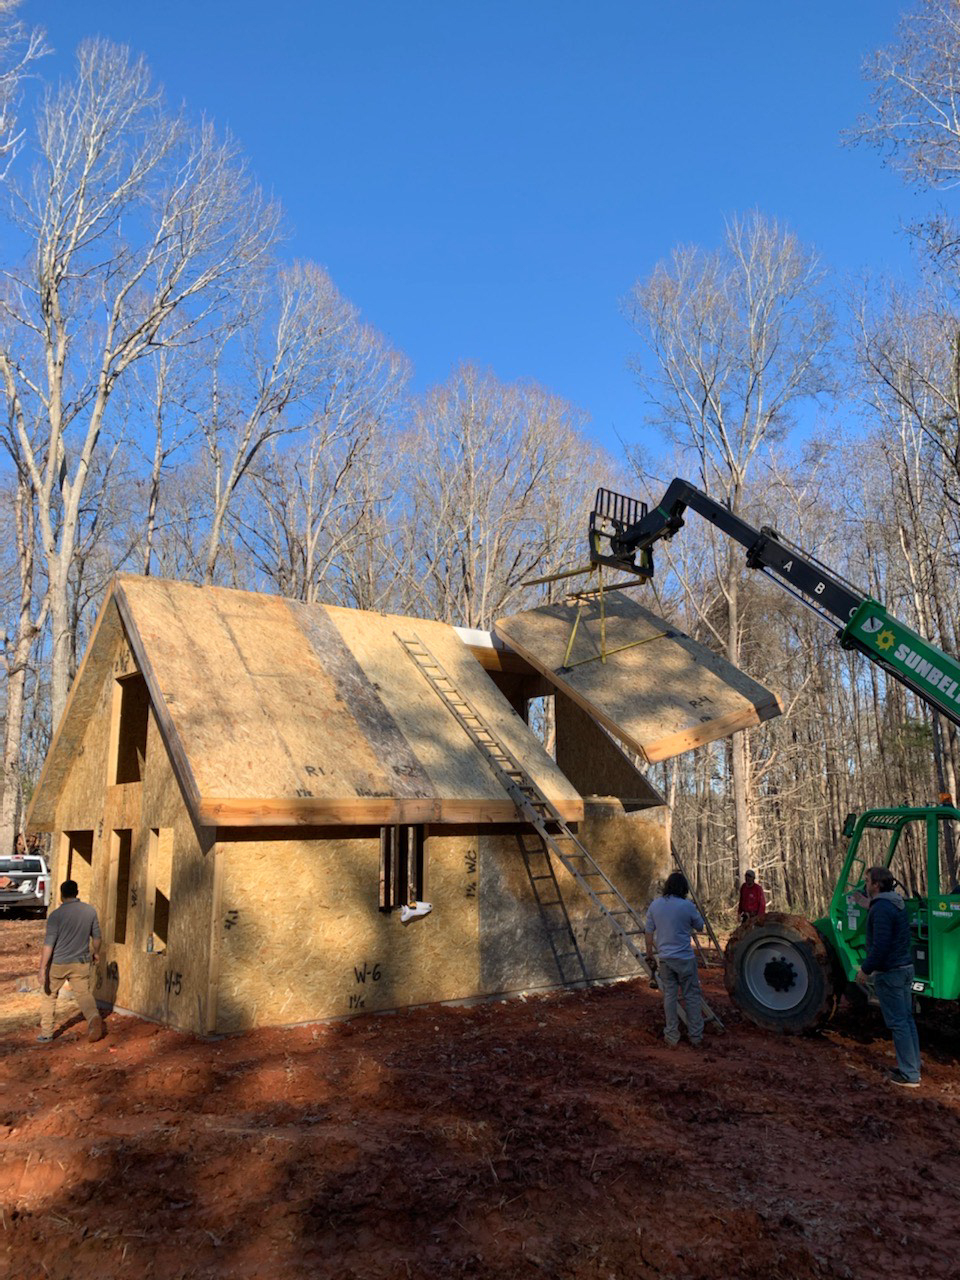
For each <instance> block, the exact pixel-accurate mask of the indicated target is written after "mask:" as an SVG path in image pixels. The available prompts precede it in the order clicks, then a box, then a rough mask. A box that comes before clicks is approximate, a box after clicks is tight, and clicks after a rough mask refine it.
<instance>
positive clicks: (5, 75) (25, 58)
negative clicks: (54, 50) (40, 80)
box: [0, 0, 47, 177]
mask: <svg viewBox="0 0 960 1280" xmlns="http://www.w3.org/2000/svg"><path fill="white" fill-rule="evenodd" d="M20 4H21V0H0V177H5V176H6V174H7V170H8V169H9V166H10V162H11V161H12V159H13V157H14V155H15V154H16V152H17V148H18V147H19V145H20V143H21V141H22V139H23V130H22V129H20V128H19V127H18V124H17V106H18V100H19V91H20V85H21V83H22V81H23V78H24V76H26V75H28V74H29V69H30V64H31V63H33V62H35V61H36V60H37V59H38V58H41V57H42V56H43V55H44V54H45V53H46V52H47V49H46V46H45V44H44V38H43V32H42V31H41V30H39V29H38V28H34V29H32V30H27V28H26V27H25V26H24V25H23V23H22V22H18V21H17V17H16V12H17V10H18V9H19V8H20Z"/></svg>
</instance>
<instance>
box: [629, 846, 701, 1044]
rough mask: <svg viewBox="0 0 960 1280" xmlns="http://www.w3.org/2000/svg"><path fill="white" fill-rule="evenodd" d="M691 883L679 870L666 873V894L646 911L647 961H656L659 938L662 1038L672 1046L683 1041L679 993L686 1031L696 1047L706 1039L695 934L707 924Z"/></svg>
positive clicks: (650, 963)
mask: <svg viewBox="0 0 960 1280" xmlns="http://www.w3.org/2000/svg"><path fill="white" fill-rule="evenodd" d="M689 892H690V886H689V884H688V883H687V878H686V876H684V875H681V874H680V872H679V871H674V872H673V874H672V875H669V876H667V882H666V884H665V885H664V886H663V896H662V897H660V898H654V900H653V902H651V903H650V908H649V910H648V911H647V922H646V926H645V929H644V939H645V941H646V944H647V963H648V964H649V965H650V966H651V968H653V967H654V965H655V960H654V955H653V947H654V941H656V947H657V959H658V960H659V970H660V986H661V988H662V990H663V1012H664V1017H665V1018H666V1026H665V1027H664V1031H663V1038H664V1040H666V1042H667V1044H668V1045H669V1046H670V1047H671V1048H672V1049H673V1048H676V1046H677V1045H678V1044H679V1042H680V1015H679V1013H678V1011H677V997H678V995H682V996H683V1007H684V1008H685V1009H686V1011H687V1035H688V1036H689V1037H690V1043H691V1045H692V1046H693V1047H694V1048H695V1049H699V1047H700V1045H701V1043H702V1041H703V1008H702V999H701V995H700V978H699V975H698V973H697V957H696V955H695V954H694V951H693V940H692V939H693V934H695V933H699V932H700V931H701V930H702V929H703V928H704V923H703V918H702V917H701V915H700V912H699V911H698V910H697V909H696V907H695V906H694V905H693V903H692V902H688V901H687V894H688V893H689Z"/></svg>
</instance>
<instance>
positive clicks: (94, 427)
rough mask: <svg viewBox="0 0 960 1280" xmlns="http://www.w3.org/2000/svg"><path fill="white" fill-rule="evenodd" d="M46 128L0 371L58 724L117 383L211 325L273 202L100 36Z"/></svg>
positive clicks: (271, 214)
mask: <svg viewBox="0 0 960 1280" xmlns="http://www.w3.org/2000/svg"><path fill="white" fill-rule="evenodd" d="M37 135H38V136H37V152H38V157H39V163H38V165H37V168H36V170H35V173H34V180H33V185H32V187H31V188H30V189H29V190H27V191H25V192H23V193H18V199H17V203H16V205H15V220H16V226H17V229H18V231H19V233H20V235H21V237H22V238H23V242H24V243H25V244H27V245H28V246H29V248H30V259H29V264H28V265H27V266H26V267H25V268H24V269H23V270H16V271H10V272H8V273H7V288H6V290H5V293H4V295H3V296H2V299H0V302H2V315H3V321H4V323H3V332H2V335H0V378H2V382H3V386H4V389H5V392H6V395H7V399H8V403H9V404H10V405H11V406H12V412H13V417H14V422H15V428H16V432H17V443H18V448H19V450H20V453H21V456H22V461H23V465H24V467H25V470H26V474H27V476H28V478H29V481H30V484H31V487H32V490H33V494H34V499H35V501H36V504H37V524H38V530H39V539H40V546H41V548H42V555H43V563H44V568H45V570H46V574H47V580H48V589H49V592H50V620H51V624H52V638H51V689H52V706H53V715H54V721H55V722H56V720H57V719H59V716H60V713H61V712H62V710H63V706H64V703H65V701H66V696H67V691H68V689H69V685H70V681H71V679H72V675H73V667H74V655H73V639H72V634H71V619H70V598H69V597H70V574H71V569H72V566H73V561H74V554H75V548H76V539H77V531H78V526H79V521H80V513H81V505H82V502H83V495H84V490H85V487H86V483H87V478H88V476H89V475H90V472H91V468H92V467H93V464H94V460H95V456H96V453H97V450H98V447H99V445H100V441H101V436H102V435H103V433H104V431H105V430H106V429H107V428H108V427H109V426H110V425H111V424H110V419H109V416H108V410H109V408H110V405H111V400H112V397H113V394H114V391H115V389H116V387H117V384H118V382H119V381H120V380H121V379H123V378H124V377H125V376H126V375H127V374H128V372H129V370H130V369H131V368H132V367H133V366H134V365H135V364H136V363H137V362H138V361H140V360H142V359H143V358H144V357H146V356H148V355H151V354H152V353H153V352H155V351H156V350H157V349H158V348H159V347H164V346H176V345H181V344H183V343H186V342H188V341H191V340H196V339H197V338H198V336H199V335H201V334H202V333H204V332H206V331H209V330H214V329H216V328H217V326H218V322H219V319H220V316H221V307H222V305H223V302H224V296H225V293H226V292H227V290H228V289H230V288H232V287H235V285H236V282H237V279H238V277H239V276H241V275H242V274H243V273H244V272H246V271H248V270H249V269H250V268H251V266H252V265H254V264H258V263H259V262H260V261H261V260H262V259H263V257H264V255H265V253H266V252H267V251H268V249H269V248H270V246H271V244H272V243H273V241H274V240H275V238H276V234H277V225H278V212H277V210H276V208H275V207H274V206H273V205H271V204H269V203H267V202H265V201H264V200H263V198H262V197H261V195H260V193H259V191H258V190H257V189H256V188H255V186H254V185H253V184H252V183H251V182H250V180H249V178H248V177H247V175H246V172H245V170H244V167H243V164H242V162H241V160H240V158H239V156H238V153H237V149H236V147H235V146H234V145H233V144H232V143H231V142H229V141H228V142H225V143H223V142H219V141H218V140H217V139H216V137H215V135H214V132H213V129H212V128H211V127H210V126H209V125H203V126H201V127H200V128H198V129H193V128H190V127H189V126H188V124H187V122H186V121H185V119H184V118H183V117H182V116H171V115H170V114H169V113H168V112H167V111H166V110H165V109H164V106H163V103H162V98H161V94H160V91H159V90H158V89H156V88H155V87H154V86H153V85H152V83H151V79H150V75H149V72H148V70H147V68H146V66H145V64H144V63H143V61H142V60H141V61H134V60H132V59H131V57H130V55H129V54H128V52H127V51H126V50H124V49H120V48H116V47H114V46H112V45H109V44H106V43H104V42H102V41H94V42H90V43H87V44H84V45H82V46H81V48H80V50H79V52H78V56H77V74H76V77H75V78H74V80H72V81H71V82H69V83H67V84H64V85H62V86H61V87H60V88H59V89H57V90H56V91H51V92H49V93H48V94H47V96H46V98H45V99H44V102H43V105H42V107H41V109H40V112H39V116H38V128H37ZM34 422H36V423H37V424H38V425H37V427H36V429H35V430H31V429H30V426H29V424H31V423H34ZM117 430H122V426H120V424H117Z"/></svg>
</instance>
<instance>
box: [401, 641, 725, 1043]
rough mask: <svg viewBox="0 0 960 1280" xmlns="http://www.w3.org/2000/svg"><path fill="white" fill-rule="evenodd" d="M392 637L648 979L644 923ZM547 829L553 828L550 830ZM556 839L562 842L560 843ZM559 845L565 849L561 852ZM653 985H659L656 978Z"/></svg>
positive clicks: (434, 666)
mask: <svg viewBox="0 0 960 1280" xmlns="http://www.w3.org/2000/svg"><path fill="white" fill-rule="evenodd" d="M394 636H395V637H396V639H397V641H398V642H399V643H400V645H401V646H402V647H403V649H404V651H405V652H406V653H407V655H408V656H409V657H410V659H411V660H412V661H413V662H414V663H415V664H416V665H417V667H419V669H420V671H421V672H422V673H423V675H424V676H425V677H426V679H427V680H428V681H429V683H430V684H431V686H432V687H433V689H434V690H435V691H436V693H437V694H438V695H439V697H440V698H441V700H442V701H443V702H444V704H445V705H446V707H447V709H448V710H449V711H450V712H451V713H452V714H453V715H454V716H455V718H456V719H457V720H458V721H459V723H460V725H461V726H462V728H463V729H464V730H466V732H467V734H468V735H469V737H470V738H471V739H472V741H473V742H474V743H475V744H476V746H478V747H479V748H480V750H481V751H483V752H484V754H485V755H486V757H487V759H488V760H489V762H490V764H491V765H492V766H493V769H494V772H495V773H496V774H497V776H498V778H499V780H500V782H501V783H502V785H503V787H504V789H505V790H506V792H507V794H508V795H509V796H510V798H511V799H512V800H513V802H514V804H515V805H516V807H517V809H518V811H519V812H520V813H521V814H522V816H523V818H524V819H525V821H527V822H529V823H530V825H531V826H532V827H533V828H534V830H535V831H536V832H537V834H538V835H539V836H540V839H541V840H542V841H543V845H544V849H545V851H546V850H549V852H550V853H552V854H553V855H554V856H555V857H556V858H557V859H558V861H559V862H560V863H561V865H562V866H564V867H565V868H566V869H567V871H568V872H569V873H570V875H571V876H572V877H573V879H574V881H575V882H576V883H577V884H578V885H579V886H580V888H581V889H582V890H583V892H584V893H585V894H586V895H587V897H588V898H589V899H590V901H591V902H592V903H593V905H594V906H595V907H596V908H597V910H598V911H599V912H600V915H601V917H602V918H603V919H605V920H606V921H607V923H608V924H609V925H610V927H611V929H612V930H613V931H614V933H615V934H616V935H617V936H618V937H619V938H620V941H621V942H622V943H623V945H624V946H625V947H626V948H627V950H628V951H629V952H630V954H631V955H632V956H633V957H634V959H635V960H636V961H637V963H638V965H639V966H640V968H641V969H642V970H643V972H644V973H645V974H646V975H647V976H648V977H653V974H652V973H651V970H650V967H649V965H648V964H647V961H646V957H645V951H644V945H643V933H644V922H643V920H642V919H641V917H640V916H639V915H638V914H637V912H636V911H635V910H634V909H633V907H632V906H631V905H630V903H629V902H628V901H627V900H626V898H625V897H624V896H623V894H622V893H621V892H620V890H619V889H618V888H617V887H616V886H615V885H614V884H613V883H612V881H611V880H610V879H609V878H608V877H607V875H606V874H605V872H603V871H601V869H600V868H599V867H598V866H597V864H596V862H594V860H593V858H592V857H591V855H590V853H589V852H588V851H587V849H585V848H584V846H583V845H582V844H581V843H580V841H579V840H578V839H577V837H576V836H575V835H574V833H573V832H572V831H571V830H570V828H569V827H568V826H567V824H566V823H565V822H564V820H563V817H562V816H561V814H560V813H559V811H558V810H557V809H556V808H555V807H554V805H553V804H551V802H550V801H549V800H548V799H547V797H546V796H545V795H544V794H543V792H542V791H541V790H540V789H539V787H538V786H537V785H536V783H535V782H534V781H533V779H532V778H531V777H530V776H529V774H528V773H527V771H526V770H525V769H524V768H523V766H522V765H521V764H520V762H519V760H517V759H516V758H515V757H514V756H513V755H512V754H511V753H510V752H509V751H508V750H507V748H506V747H505V746H504V745H503V744H502V743H501V742H500V741H499V740H498V739H497V738H496V737H495V736H494V734H493V733H492V732H491V730H490V729H489V728H488V726H487V725H486V723H485V722H484V721H483V719H482V718H481V716H480V715H479V713H478V712H477V711H476V710H475V708H474V707H473V706H472V705H471V703H470V702H469V701H468V700H467V699H466V698H465V697H464V695H463V694H462V693H461V692H460V690H459V689H458V687H457V685H456V684H455V683H454V681H453V679H452V678H451V677H450V676H449V675H448V674H447V672H446V671H445V670H444V668H443V667H442V666H441V664H440V662H439V661H438V660H437V658H435V657H434V655H433V654H432V653H431V652H430V650H429V649H428V648H427V646H426V645H425V644H424V643H423V641H422V640H421V639H420V637H419V636H417V635H415V634H414V635H412V636H409V637H407V636H401V635H399V634H398V633H397V632H394ZM548 824H549V827H548ZM550 827H552V828H553V830H550ZM561 841H563V843H562V844H561ZM564 845H566V846H567V847H566V848H565V847H564ZM578 950H579V948H578ZM581 962H582V957H581ZM656 981H657V985H658V986H659V985H660V980H659V975H658V976H657V978H656ZM703 1015H704V1018H705V1019H706V1020H707V1021H711V1022H715V1023H717V1025H718V1026H719V1027H721V1028H722V1026H723V1023H722V1022H721V1021H720V1019H719V1018H718V1017H717V1015H716V1014H715V1013H714V1012H713V1010H712V1009H711V1008H710V1006H709V1005H708V1004H707V1002H706V1000H704V1001H703ZM680 1017H681V1019H682V1021H684V1022H686V1014H685V1012H684V1010H683V1008H682V1006H681V1008H680Z"/></svg>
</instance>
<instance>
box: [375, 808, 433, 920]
mask: <svg viewBox="0 0 960 1280" xmlns="http://www.w3.org/2000/svg"><path fill="white" fill-rule="evenodd" d="M425 868H426V829H425V828H424V827H422V826H418V827H407V826H392V827H381V828H380V910H381V911H393V910H395V909H397V908H399V907H402V906H405V905H407V904H409V903H413V902H417V901H420V900H422V899H423V898H424V896H425V893H426V885H425Z"/></svg>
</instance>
